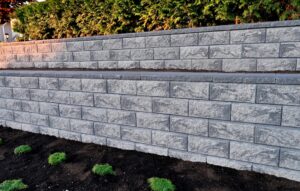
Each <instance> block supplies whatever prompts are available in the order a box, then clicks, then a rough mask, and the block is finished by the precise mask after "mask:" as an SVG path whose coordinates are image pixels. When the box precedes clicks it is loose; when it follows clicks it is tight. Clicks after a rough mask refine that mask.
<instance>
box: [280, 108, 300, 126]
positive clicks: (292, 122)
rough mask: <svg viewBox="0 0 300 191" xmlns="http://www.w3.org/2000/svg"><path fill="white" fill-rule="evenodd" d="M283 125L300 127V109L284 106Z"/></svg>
mask: <svg viewBox="0 0 300 191" xmlns="http://www.w3.org/2000/svg"><path fill="white" fill-rule="evenodd" d="M282 125H283V126H292V127H300V107H290V106H283V109H282Z"/></svg>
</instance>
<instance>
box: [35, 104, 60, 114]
mask: <svg viewBox="0 0 300 191" xmlns="http://www.w3.org/2000/svg"><path fill="white" fill-rule="evenodd" d="M39 105H40V113H41V114H46V115H54V116H58V115H59V109H58V104H56V103H46V102H39Z"/></svg>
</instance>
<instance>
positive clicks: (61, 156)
mask: <svg viewBox="0 0 300 191" xmlns="http://www.w3.org/2000/svg"><path fill="white" fill-rule="evenodd" d="M66 160H67V155H66V153H64V152H56V153H53V154H51V155H50V156H49V157H48V163H49V164H50V165H54V166H55V165H59V164H61V163H63V162H65V161H66Z"/></svg>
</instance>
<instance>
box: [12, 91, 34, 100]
mask: <svg viewBox="0 0 300 191" xmlns="http://www.w3.org/2000/svg"><path fill="white" fill-rule="evenodd" d="M13 97H14V98H15V99H23V100H30V92H29V89H23V88H13Z"/></svg>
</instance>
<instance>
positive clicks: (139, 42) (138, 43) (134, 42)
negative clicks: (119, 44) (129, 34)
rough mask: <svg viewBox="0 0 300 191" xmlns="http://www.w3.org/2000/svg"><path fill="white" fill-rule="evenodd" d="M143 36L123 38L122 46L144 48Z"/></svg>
mask: <svg viewBox="0 0 300 191" xmlns="http://www.w3.org/2000/svg"><path fill="white" fill-rule="evenodd" d="M145 47H146V40H145V37H135V38H123V48H145Z"/></svg>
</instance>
